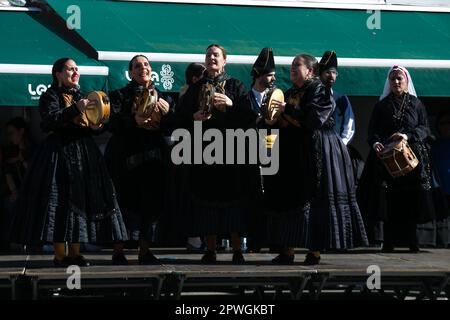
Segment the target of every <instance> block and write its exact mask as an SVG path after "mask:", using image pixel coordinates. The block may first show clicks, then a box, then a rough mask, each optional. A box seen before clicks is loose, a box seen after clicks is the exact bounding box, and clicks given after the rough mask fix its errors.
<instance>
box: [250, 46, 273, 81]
mask: <svg viewBox="0 0 450 320" xmlns="http://www.w3.org/2000/svg"><path fill="white" fill-rule="evenodd" d="M274 71H275V60H274V59H273V51H272V48H263V49H262V50H261V52H260V53H259V56H258V58H257V59H256V61H255V63H254V64H253V68H252V72H251V75H252V76H253V77H259V76H261V75H263V74H266V73H270V72H274Z"/></svg>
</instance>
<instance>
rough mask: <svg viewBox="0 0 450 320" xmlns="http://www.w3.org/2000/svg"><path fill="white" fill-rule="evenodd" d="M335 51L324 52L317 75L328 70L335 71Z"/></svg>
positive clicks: (336, 64)
mask: <svg viewBox="0 0 450 320" xmlns="http://www.w3.org/2000/svg"><path fill="white" fill-rule="evenodd" d="M337 66H338V63H337V56H336V51H325V53H324V54H323V56H322V59H320V62H319V74H320V73H322V72H324V71H327V70H329V69H337Z"/></svg>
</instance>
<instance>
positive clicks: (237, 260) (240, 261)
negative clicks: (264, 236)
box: [231, 250, 245, 264]
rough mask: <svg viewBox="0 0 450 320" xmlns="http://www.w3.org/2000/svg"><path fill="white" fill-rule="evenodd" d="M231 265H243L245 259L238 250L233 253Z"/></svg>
mask: <svg viewBox="0 0 450 320" xmlns="http://www.w3.org/2000/svg"><path fill="white" fill-rule="evenodd" d="M231 262H232V263H233V264H244V263H245V259H244V256H243V255H242V252H241V251H240V250H236V251H234V252H233V259H232V260H231Z"/></svg>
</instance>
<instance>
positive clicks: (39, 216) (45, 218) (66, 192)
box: [10, 134, 127, 244]
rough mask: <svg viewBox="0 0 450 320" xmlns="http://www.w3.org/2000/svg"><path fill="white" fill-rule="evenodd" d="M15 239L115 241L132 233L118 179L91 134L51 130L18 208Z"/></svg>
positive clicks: (33, 240)
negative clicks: (126, 222) (123, 210)
mask: <svg viewBox="0 0 450 320" xmlns="http://www.w3.org/2000/svg"><path fill="white" fill-rule="evenodd" d="M11 231H12V233H11V237H10V238H11V241H13V242H17V243H23V244H42V243H43V242H70V243H78V242H90V243H111V242H115V241H123V240H126V239H127V236H126V230H125V225H124V222H123V220H122V215H121V212H120V209H119V206H118V203H117V199H116V193H115V189H114V186H113V184H112V180H111V178H110V176H109V174H108V171H107V168H106V165H105V162H104V160H103V156H102V154H101V152H100V150H99V149H98V147H97V145H96V144H95V142H94V140H93V139H92V137H91V136H90V135H87V134H80V135H75V136H72V137H70V138H68V137H64V138H62V137H61V136H60V135H58V134H51V135H50V136H48V137H47V139H46V140H45V141H44V143H43V144H42V145H41V146H40V147H39V149H38V150H37V152H36V154H35V156H34V157H33V161H32V163H31V165H30V168H29V171H28V173H27V175H26V178H25V182H24V184H23V187H22V189H21V193H20V196H19V200H18V202H17V206H16V208H15V214H14V219H13V222H12V227H11Z"/></svg>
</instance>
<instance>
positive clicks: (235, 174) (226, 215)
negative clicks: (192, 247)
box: [179, 44, 245, 264]
mask: <svg viewBox="0 0 450 320" xmlns="http://www.w3.org/2000/svg"><path fill="white" fill-rule="evenodd" d="M226 58H227V55H226V52H225V49H224V48H223V47H222V46H220V45H217V44H213V45H210V46H209V47H208V48H207V49H206V56H205V65H206V71H205V74H204V76H203V78H202V79H201V80H199V81H198V82H196V83H195V84H193V85H192V86H190V87H189V89H188V91H187V92H186V93H185V95H184V96H183V102H182V105H180V107H179V108H180V110H179V113H180V117H181V118H182V119H183V126H184V127H186V128H189V129H191V132H192V131H193V126H194V122H195V121H197V123H198V121H201V122H202V128H203V131H202V134H203V132H204V131H205V130H208V129H217V130H219V131H220V132H221V133H223V134H224V136H225V130H226V129H227V128H228V129H233V128H236V127H237V126H238V122H237V120H236V119H237V117H238V113H237V112H236V110H237V108H238V106H237V103H236V102H237V101H238V99H239V98H240V97H242V96H243V95H244V94H245V88H244V85H243V84H242V83H241V82H240V81H239V80H237V79H234V78H232V77H230V76H229V75H228V74H227V73H226V72H225V68H224V67H225V64H226ZM207 84H211V85H213V86H214V87H215V88H216V93H215V95H214V97H213V99H214V102H213V104H214V107H213V108H212V109H211V110H210V113H205V112H203V111H202V110H201V107H200V105H201V104H202V103H203V102H204V100H205V97H204V96H203V95H202V92H204V88H206V86H207ZM223 158H224V159H225V158H226V154H225V150H224V154H223ZM190 175H191V177H190V181H191V197H192V203H193V210H194V214H193V220H192V225H193V226H194V230H192V234H200V235H206V242H207V243H206V245H207V249H208V250H207V252H206V253H205V255H204V256H203V258H202V262H203V263H215V262H216V237H217V235H218V234H220V235H224V234H231V245H232V247H233V251H234V253H233V260H232V261H233V263H235V264H241V263H243V262H244V257H243V255H242V252H241V240H240V237H239V235H240V234H241V233H243V232H245V226H244V224H245V223H244V222H245V216H244V214H245V210H244V196H243V192H242V190H241V188H242V183H241V181H240V179H241V175H240V170H239V166H238V165H232V164H211V165H207V164H204V163H203V164H195V165H192V166H191V169H190Z"/></svg>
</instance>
